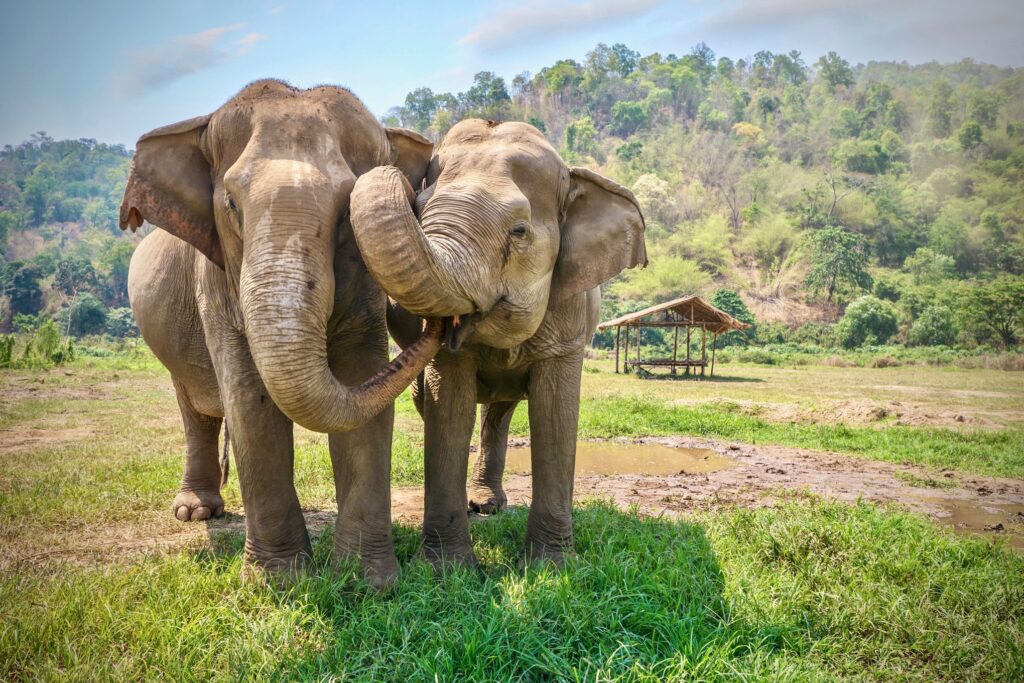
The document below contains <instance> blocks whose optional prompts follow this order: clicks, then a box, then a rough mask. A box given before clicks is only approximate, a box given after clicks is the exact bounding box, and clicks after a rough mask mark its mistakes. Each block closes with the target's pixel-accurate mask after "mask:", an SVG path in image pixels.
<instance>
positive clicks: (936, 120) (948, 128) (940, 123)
mask: <svg viewBox="0 0 1024 683" xmlns="http://www.w3.org/2000/svg"><path fill="white" fill-rule="evenodd" d="M955 106H956V104H955V102H954V101H953V86H951V85H950V84H949V81H946V80H941V81H938V82H937V83H936V84H935V86H934V87H933V88H932V97H931V100H930V101H929V102H928V130H929V131H930V132H931V134H932V135H933V136H935V137H937V138H948V137H949V134H950V133H951V132H952V131H953V108H954V107H955Z"/></svg>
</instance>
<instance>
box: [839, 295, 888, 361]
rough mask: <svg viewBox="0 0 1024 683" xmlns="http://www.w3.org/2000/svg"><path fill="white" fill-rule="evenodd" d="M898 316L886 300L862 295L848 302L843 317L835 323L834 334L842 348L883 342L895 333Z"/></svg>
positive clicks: (853, 347)
mask: <svg viewBox="0 0 1024 683" xmlns="http://www.w3.org/2000/svg"><path fill="white" fill-rule="evenodd" d="M898 323H899V318H898V316H897V315H896V309H894V308H893V306H892V304H890V303H889V302H887V301H882V300H881V299H878V298H875V297H873V296H862V297H860V298H859V299H857V300H856V301H854V302H853V303H852V304H850V305H849V306H848V307H847V309H846V313H845V315H843V319H842V320H840V321H839V323H838V324H837V325H836V334H837V336H838V337H839V343H840V344H842V346H843V348H847V349H855V348H858V347H860V346H866V345H878V344H884V343H885V342H886V341H888V340H889V338H890V337H892V336H893V335H894V334H896V329H897V325H898Z"/></svg>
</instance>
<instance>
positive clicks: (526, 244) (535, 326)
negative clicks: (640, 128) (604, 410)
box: [352, 119, 647, 566]
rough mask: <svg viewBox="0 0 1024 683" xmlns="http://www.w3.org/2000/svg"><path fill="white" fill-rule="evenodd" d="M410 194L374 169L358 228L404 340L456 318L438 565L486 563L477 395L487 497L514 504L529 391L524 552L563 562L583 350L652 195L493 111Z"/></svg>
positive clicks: (426, 380) (391, 171)
mask: <svg viewBox="0 0 1024 683" xmlns="http://www.w3.org/2000/svg"><path fill="white" fill-rule="evenodd" d="M410 192H411V188H410V187H409V185H408V183H407V182H406V181H405V178H404V177H403V175H402V173H401V172H400V170H399V169H396V168H394V167H389V166H382V167H378V168H375V169H373V170H371V171H370V172H368V173H366V174H365V175H363V176H361V177H360V178H359V180H358V181H357V182H356V186H355V189H354V190H353V193H352V228H353V232H354V234H355V238H356V242H357V243H358V245H359V249H360V251H361V252H362V254H363V259H364V261H365V262H366V265H367V268H368V269H369V272H370V274H371V276H373V278H374V279H375V280H376V281H377V282H378V283H379V284H380V285H381V287H382V288H383V289H384V291H385V292H387V294H388V295H389V297H390V298H391V299H392V300H393V302H394V305H393V306H391V307H390V308H389V309H388V323H389V329H390V331H391V334H392V336H393V337H394V338H395V339H396V341H398V343H399V345H401V346H406V345H407V344H410V343H412V340H413V339H414V338H415V334H416V331H417V330H418V328H419V326H420V322H419V316H422V317H426V318H444V328H443V336H444V345H443V346H442V348H441V350H440V351H439V352H438V353H437V355H436V356H435V357H434V359H433V360H432V361H430V363H429V364H428V365H427V367H426V369H425V371H424V373H423V375H422V376H421V378H420V379H419V380H418V383H419V387H418V390H417V395H416V400H417V404H418V407H419V408H420V412H421V414H422V416H423V419H424V451H425V503H424V522H423V532H422V550H423V554H424V556H425V557H426V558H427V559H428V560H429V561H430V562H431V563H433V564H434V565H435V566H441V565H444V564H447V563H449V562H452V563H465V564H470V565H472V564H475V563H476V558H475V557H474V554H473V551H472V547H471V545H470V540H469V521H468V515H467V509H468V507H469V501H468V498H467V491H466V477H467V468H468V458H469V448H470V440H471V438H472V431H473V428H474V421H475V413H476V404H477V403H482V404H484V407H483V409H482V414H483V417H482V427H481V431H482V436H481V457H480V462H479V463H478V467H477V471H476V473H475V475H474V480H473V481H474V505H476V506H477V507H478V509H490V510H493V509H497V508H499V507H501V505H503V504H504V500H505V499H504V494H503V492H502V491H501V467H502V466H503V460H504V449H505V439H506V437H507V433H508V425H509V420H510V419H511V416H512V412H513V409H514V408H515V405H516V403H517V402H518V401H521V400H523V399H528V405H529V421H530V434H531V462H532V471H533V496H532V502H531V505H530V511H529V515H528V520H527V531H526V544H525V556H526V558H527V559H549V560H552V561H554V562H555V563H561V561H562V560H563V558H564V557H565V555H566V553H571V552H572V547H573V543H572V493H573V469H574V462H575V456H576V432H577V426H578V419H579V393H580V381H581V374H582V365H583V355H584V349H585V346H586V344H587V343H589V341H590V339H591V337H592V336H593V332H594V329H595V327H596V325H597V322H598V314H599V305H600V290H599V285H600V284H601V283H603V282H605V281H607V280H609V279H610V278H612V277H614V276H615V275H616V274H617V273H619V272H621V271H622V270H623V269H625V268H632V267H634V266H644V265H646V263H647V256H646V247H645V243H644V229H645V225H644V218H643V215H642V213H641V210H640V206H639V204H638V203H637V200H636V198H635V197H634V196H633V194H632V193H631V192H630V191H629V190H628V189H626V188H624V187H621V186H620V185H618V184H617V183H615V182H613V181H611V180H609V179H608V178H605V177H603V176H601V175H599V174H597V173H595V172H593V171H590V170H587V169H583V168H569V167H567V166H566V164H565V163H564V162H563V161H562V159H561V158H560V157H559V156H558V153H557V152H556V151H555V150H554V148H553V147H552V146H551V145H550V144H549V143H548V142H547V140H545V138H544V137H543V135H541V133H540V132H539V131H538V130H537V129H536V128H534V127H533V126H531V125H528V124H525V123H521V122H505V123H496V122H493V121H484V120H479V119H470V120H464V121H462V122H460V123H458V124H457V125H456V126H454V127H453V128H452V129H451V130H450V131H449V132H448V134H447V135H446V136H445V139H444V140H443V142H442V143H441V144H440V145H439V146H438V148H437V151H436V153H435V155H434V157H433V159H432V160H431V162H430V169H429V170H428V173H427V178H426V180H425V188H424V189H423V190H422V191H421V192H420V193H419V194H418V196H417V197H416V199H415V202H414V205H413V206H412V207H410V203H409V201H408V200H409V195H410ZM382 235H387V240H386V241H384V240H382V239H381V236H382ZM414 386H416V385H414Z"/></svg>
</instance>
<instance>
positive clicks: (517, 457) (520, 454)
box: [505, 441, 735, 476]
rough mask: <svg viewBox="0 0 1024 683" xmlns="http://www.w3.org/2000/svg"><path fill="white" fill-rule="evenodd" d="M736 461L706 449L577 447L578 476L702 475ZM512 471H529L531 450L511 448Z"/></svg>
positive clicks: (507, 458) (507, 460)
mask: <svg viewBox="0 0 1024 683" xmlns="http://www.w3.org/2000/svg"><path fill="white" fill-rule="evenodd" d="M734 464H735V461H734V460H733V459H732V458H730V457H728V456H725V455H721V454H719V453H716V452H715V451H712V450H710V449H707V448H670V447H669V446H662V445H661V444H631V443H609V442H607V441H580V442H579V443H577V444H576V474H577V475H595V474H644V475H648V476H655V475H667V474H703V473H705V472H717V471H719V470H724V469H727V468H729V467H732V466H733V465H734ZM505 469H506V470H508V471H509V472H519V473H524V474H525V473H528V472H529V471H530V449H529V448H528V447H527V448H509V449H508V454H507V455H506V456H505Z"/></svg>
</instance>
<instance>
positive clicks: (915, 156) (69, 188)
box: [0, 44, 1024, 346]
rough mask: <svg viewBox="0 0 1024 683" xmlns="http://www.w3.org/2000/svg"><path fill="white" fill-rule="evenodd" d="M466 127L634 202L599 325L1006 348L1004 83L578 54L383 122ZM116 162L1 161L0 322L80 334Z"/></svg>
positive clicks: (1014, 86)
mask: <svg viewBox="0 0 1024 683" xmlns="http://www.w3.org/2000/svg"><path fill="white" fill-rule="evenodd" d="M471 116H480V117H485V118H492V119H497V120H512V119H515V120H522V121H527V122H529V123H531V124H533V125H534V126H536V127H537V128H538V129H539V130H541V131H542V132H543V133H544V134H545V135H546V136H547V137H548V139H549V140H550V141H551V143H552V144H553V145H554V146H555V147H556V148H557V149H558V150H559V152H560V153H561V154H562V155H563V157H564V158H565V159H566V160H567V161H568V162H569V163H571V164H576V165H584V166H588V167H591V168H594V169H597V170H599V171H600V172H602V173H604V174H606V175H608V176H610V177H612V178H615V179H616V180H618V181H619V182H620V183H622V184H624V185H626V186H628V187H630V188H631V189H632V190H633V192H634V193H635V194H636V196H637V197H638V199H639V200H640V202H641V204H642V206H643V208H644V211H645V215H646V217H647V220H648V233H647V234H648V238H647V241H648V253H649V255H650V260H651V265H650V267H648V268H647V269H645V270H636V271H630V272H627V273H625V274H623V275H622V276H620V277H619V278H617V279H616V280H615V281H614V282H613V283H611V284H610V286H609V287H607V288H606V296H605V302H604V306H605V311H604V314H605V315H606V316H611V315H614V314H616V313H619V312H624V311H629V310H636V309H638V308H640V307H643V306H646V305H648V304H650V303H653V302H657V301H661V300H664V299H666V298H669V297H673V296H677V295H681V294H687V293H694V292H696V293H701V294H705V295H707V296H709V297H713V298H714V299H715V301H717V302H718V303H719V304H720V305H722V306H724V307H726V308H727V310H730V312H732V313H734V314H735V315H738V316H741V317H743V316H749V315H752V316H753V318H754V319H756V320H757V322H758V323H759V324H758V325H757V327H756V328H755V330H756V331H755V332H752V333H751V334H750V335H749V339H747V340H742V339H739V340H736V341H739V342H741V343H742V342H754V343H757V342H760V343H770V342H783V341H786V342H802V343H813V344H817V345H821V346H830V345H833V344H837V343H842V344H844V345H846V346H858V345H861V344H870V343H882V342H886V341H897V342H901V343H909V344H919V345H935V344H943V345H957V346H976V345H979V344H982V345H996V346H1014V345H1016V344H1017V343H1019V341H1020V337H1021V333H1022V329H1024V303H1021V302H1022V301H1024V278H1022V274H1024V69H1011V68H999V67H995V66H991V65H987V64H980V63H977V62H974V61H971V60H964V61H962V62H959V63H956V64H945V65H940V64H936V63H929V64H921V65H909V64H906V63H892V62H871V63H869V64H866V65H864V64H860V65H851V64H849V63H847V62H846V61H845V60H844V59H843V58H842V57H840V56H839V55H837V54H835V53H829V54H828V55H825V56H823V57H821V58H820V59H818V60H817V61H816V62H814V63H813V64H808V63H807V62H806V61H805V60H804V58H803V57H802V56H801V55H800V53H798V52H795V51H793V52H789V53H786V54H772V53H771V52H767V51H762V52H758V53H757V54H755V55H754V56H753V57H752V58H749V59H738V60H733V59H730V58H728V57H716V55H715V54H714V52H713V51H712V50H711V49H710V48H709V47H707V46H706V45H704V44H700V45H697V46H696V47H694V48H693V49H692V50H691V51H690V52H689V53H688V54H686V55H684V56H681V57H680V56H676V55H665V56H663V55H660V54H657V53H655V54H650V55H646V56H643V55H640V54H639V53H638V52H635V51H633V50H630V49H629V48H628V47H626V46H624V45H613V46H611V47H608V46H606V45H598V46H596V47H595V48H594V50H592V51H591V52H590V53H588V54H587V55H586V58H585V59H584V60H583V61H582V62H578V61H575V60H572V59H564V60H560V61H558V62H556V63H555V64H552V65H550V66H548V67H545V68H543V69H541V70H540V71H539V72H538V73H537V74H535V75H533V74H530V73H526V72H524V73H522V74H520V75H518V76H516V77H515V78H513V79H512V80H511V82H510V83H507V82H506V81H505V80H504V79H503V78H500V77H498V76H496V75H495V74H493V73H490V72H481V73H478V74H477V75H476V77H475V78H474V80H473V83H472V84H469V86H468V87H467V89H466V90H465V91H464V92H460V93H456V94H453V93H434V92H432V91H431V90H430V89H429V88H418V89H416V90H414V91H412V92H410V93H409V94H408V96H407V97H406V98H405V102H404V104H403V105H402V106H400V107H395V108H393V109H392V110H390V111H389V112H388V113H387V115H386V116H385V117H384V121H385V123H387V124H389V125H403V126H407V127H410V128H414V129H417V130H419V131H421V132H423V133H424V134H426V135H428V136H430V137H431V138H433V139H435V140H439V139H441V138H442V137H443V136H444V134H445V132H446V131H447V130H448V129H450V128H451V126H452V125H454V123H455V122H457V121H458V120H460V119H461V118H465V117H471ZM129 158H130V152H129V151H128V150H125V149H124V148H123V147H121V146H111V145H104V144H102V143H98V142H96V141H94V140H65V141H54V140H52V139H50V138H49V137H47V136H45V135H44V134H37V135H36V136H34V137H33V138H32V139H31V140H29V141H27V142H25V143H23V144H21V145H18V146H17V147H10V146H8V147H6V148H5V149H4V150H3V151H2V152H0V249H2V250H3V255H4V260H3V268H2V271H0V288H2V292H0V324H2V325H3V326H4V327H5V328H7V329H9V328H10V327H11V326H14V327H17V326H18V324H19V323H18V321H19V320H20V321H21V322H22V323H24V324H27V325H30V324H32V320H30V319H29V318H26V317H21V318H18V317H17V316H19V315H20V316H37V315H42V316H43V317H60V316H62V315H64V316H66V315H67V309H68V308H69V307H71V306H72V305H78V306H81V305H83V301H84V302H85V304H87V305H88V307H91V308H90V310H91V311H92V314H93V315H92V316H91V318H90V317H89V316H85V318H86V319H90V320H92V321H93V322H92V324H88V325H85V327H84V328H83V327H82V326H78V325H76V326H75V328H76V329H75V331H77V332H79V333H88V332H98V331H102V330H103V329H105V325H106V322H105V321H106V320H108V318H109V310H111V309H123V306H125V305H126V298H125V292H124V283H125V276H126V273H127V262H128V259H129V258H130V253H131V250H132V248H133V245H134V241H133V238H130V237H127V236H124V235H121V234H119V231H118V230H117V228H116V211H117V206H118V204H119V202H120V195H121V193H122V191H123V187H124V182H125V176H126V173H127V166H128V161H129ZM733 292H736V293H738V294H739V296H738V297H737V296H735V295H733ZM853 304H855V305H853ZM851 308H852V313H853V315H852V316H851V315H850V314H849V312H850V311H851ZM844 314H845V315H844ZM78 317H79V316H72V320H73V321H74V320H75V319H76V318H78ZM114 318H116V319H117V320H118V322H117V323H115V325H114V326H115V327H118V328H124V325H123V324H122V323H123V322H124V311H123V310H121V311H119V312H117V313H115V315H114ZM837 320H838V321H840V324H839V325H833V323H835V322H836V321H837ZM844 320H845V321H846V322H845V323H843V322H842V321H844ZM844 324H845V327H844ZM108 331H110V330H108ZM651 341H652V342H655V343H656V342H657V339H656V338H652V340H651Z"/></svg>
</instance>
